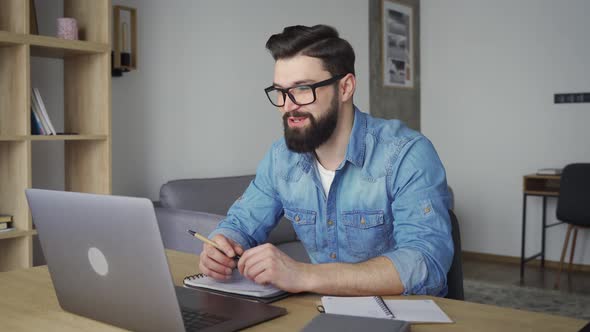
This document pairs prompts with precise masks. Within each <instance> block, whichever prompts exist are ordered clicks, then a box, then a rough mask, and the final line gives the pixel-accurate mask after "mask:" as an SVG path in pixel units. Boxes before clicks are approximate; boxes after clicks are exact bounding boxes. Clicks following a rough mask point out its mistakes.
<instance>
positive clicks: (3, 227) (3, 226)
mask: <svg viewBox="0 0 590 332" xmlns="http://www.w3.org/2000/svg"><path fill="white" fill-rule="evenodd" d="M13 229H14V227H12V216H9V215H4V214H0V232H8V231H11V230H13Z"/></svg>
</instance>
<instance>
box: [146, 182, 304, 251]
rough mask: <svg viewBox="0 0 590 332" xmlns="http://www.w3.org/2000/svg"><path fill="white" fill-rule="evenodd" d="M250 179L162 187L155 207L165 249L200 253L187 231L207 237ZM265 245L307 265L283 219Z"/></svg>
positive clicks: (289, 225) (289, 224) (286, 222)
mask: <svg viewBox="0 0 590 332" xmlns="http://www.w3.org/2000/svg"><path fill="white" fill-rule="evenodd" d="M253 178H254V176H253V175H245V176H232V177H221V178H210V179H183V180H174V181H169V182H167V183H165V184H164V185H162V187H161V188H160V198H159V199H160V200H159V201H158V202H156V203H155V207H156V217H157V219H158V224H159V227H160V233H161V234H162V239H163V241H164V246H165V247H166V248H169V249H174V250H179V251H184V252H189V253H196V254H198V253H200V252H201V250H202V248H203V244H202V243H201V242H200V241H198V240H196V239H194V238H192V237H191V236H190V235H188V233H187V232H186V230H187V229H193V230H195V231H196V232H199V233H201V234H203V235H205V236H207V235H209V234H210V233H211V232H212V231H213V230H214V229H215V227H216V226H217V224H218V223H219V221H221V219H223V218H224V216H225V214H226V213H227V210H228V209H229V207H230V206H231V205H232V204H233V202H234V201H235V200H236V199H237V198H238V197H240V195H242V193H243V192H244V190H245V189H246V188H247V187H248V184H250V182H251V181H252V179H253ZM267 241H268V242H270V243H272V244H274V245H276V246H277V247H278V248H279V249H281V250H282V251H283V252H285V253H286V254H288V255H289V256H290V257H292V258H293V259H295V260H298V261H301V262H310V260H309V256H308V255H307V252H306V251H305V248H304V247H303V245H302V244H301V242H299V241H298V240H297V235H296V234H295V231H294V229H293V227H292V226H291V223H290V222H289V221H288V220H287V219H285V218H283V219H282V220H281V221H280V222H279V225H278V226H277V227H276V228H275V229H274V230H273V231H272V232H271V233H270V235H269V238H268V240H267Z"/></svg>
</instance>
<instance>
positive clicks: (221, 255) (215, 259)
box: [199, 234, 244, 280]
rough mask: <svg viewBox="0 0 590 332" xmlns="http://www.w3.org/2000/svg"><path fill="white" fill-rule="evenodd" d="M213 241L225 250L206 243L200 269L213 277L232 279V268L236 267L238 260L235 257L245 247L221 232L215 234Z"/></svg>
mask: <svg viewBox="0 0 590 332" xmlns="http://www.w3.org/2000/svg"><path fill="white" fill-rule="evenodd" d="M212 241H213V242H215V243H217V245H219V246H220V247H221V249H222V250H223V252H221V251H219V249H216V248H215V247H213V246H212V245H210V244H207V243H204V244H203V251H202V252H201V259H200V261H199V271H201V272H202V273H204V274H206V275H207V276H209V277H211V278H213V279H217V280H227V279H230V278H231V274H232V269H234V268H235V267H236V261H235V260H234V258H233V257H235V256H236V255H241V254H242V253H243V252H244V249H243V248H242V247H241V246H240V245H239V244H237V243H236V242H234V241H232V240H230V239H228V238H226V237H225V236H223V235H221V234H218V235H215V236H214V237H213V239H212Z"/></svg>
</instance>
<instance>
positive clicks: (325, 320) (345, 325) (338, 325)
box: [302, 314, 410, 332]
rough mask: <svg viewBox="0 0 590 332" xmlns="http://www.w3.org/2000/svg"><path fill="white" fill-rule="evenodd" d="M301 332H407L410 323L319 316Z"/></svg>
mask: <svg viewBox="0 0 590 332" xmlns="http://www.w3.org/2000/svg"><path fill="white" fill-rule="evenodd" d="M302 331H303V332H320V331H322V332H330V331H337V332H340V331H371V332H385V331H387V332H409V331H410V323H408V322H406V321H403V320H394V319H384V318H370V317H357V316H345V315H334V314H320V315H317V316H316V317H315V318H314V319H312V320H311V322H309V323H308V324H307V325H305V327H304V328H303V330H302Z"/></svg>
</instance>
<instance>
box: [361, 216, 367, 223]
mask: <svg viewBox="0 0 590 332" xmlns="http://www.w3.org/2000/svg"><path fill="white" fill-rule="evenodd" d="M365 223H366V221H365V217H362V218H361V224H363V225H364V224H365Z"/></svg>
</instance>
